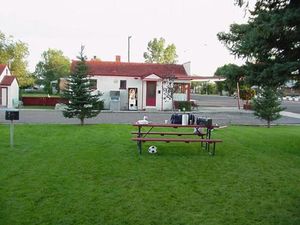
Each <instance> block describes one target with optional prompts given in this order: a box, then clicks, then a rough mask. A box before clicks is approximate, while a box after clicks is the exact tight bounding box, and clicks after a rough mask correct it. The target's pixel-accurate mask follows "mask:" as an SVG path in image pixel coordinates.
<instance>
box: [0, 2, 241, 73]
mask: <svg viewBox="0 0 300 225" xmlns="http://www.w3.org/2000/svg"><path fill="white" fill-rule="evenodd" d="M243 21H246V18H245V17H244V11H243V9H241V8H239V7H237V6H235V5H234V0H151V1H150V0H106V1H105V0H85V1H82V0H51V1H50V0H48V1H46V0H44V1H41V0H26V1H22V0H9V1H2V2H1V13H0V30H1V31H2V32H3V33H5V34H6V35H12V36H13V37H14V40H21V41H23V42H25V43H27V44H28V47H29V51H30V56H29V57H28V61H29V66H30V70H34V68H35V65H36V64H37V62H38V61H39V60H40V58H41V57H40V56H41V54H42V52H43V51H45V50H47V49H48V48H54V49H60V50H62V51H63V52H64V54H65V55H66V56H67V57H69V58H70V59H75V58H76V56H77V55H78V52H79V50H80V45H81V44H83V45H85V50H86V51H85V53H86V55H87V56H88V57H89V58H92V57H93V56H94V55H95V56H97V57H99V58H100V59H101V60H103V61H114V60H115V55H120V56H121V60H122V61H127V39H128V36H132V38H131V54H130V55H131V57H130V58H131V62H143V61H144V58H143V53H144V52H145V51H146V49H147V43H148V42H149V41H150V40H152V39H153V38H155V37H157V38H159V37H163V38H165V39H166V42H167V43H174V44H175V46H176V48H177V54H178V56H179V57H178V63H179V64H181V63H184V62H187V61H191V67H192V73H193V74H196V75H203V76H205V75H206V76H207V75H213V74H214V72H215V70H216V69H217V67H219V66H222V65H224V64H227V63H237V64H239V63H240V62H241V61H240V60H236V59H234V57H233V56H231V55H230V54H229V52H228V50H227V49H226V48H225V47H224V46H223V45H222V44H221V43H220V42H219V41H218V39H217V36H216V35H217V33H218V32H220V31H228V29H229V25H230V24H232V23H235V22H236V23H241V22H243Z"/></svg>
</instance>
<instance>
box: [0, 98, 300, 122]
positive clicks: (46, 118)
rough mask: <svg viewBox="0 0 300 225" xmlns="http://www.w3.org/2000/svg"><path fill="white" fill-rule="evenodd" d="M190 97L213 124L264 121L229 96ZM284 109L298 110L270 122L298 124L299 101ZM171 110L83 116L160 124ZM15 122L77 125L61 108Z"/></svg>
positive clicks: (0, 117) (25, 114)
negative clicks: (145, 118)
mask: <svg viewBox="0 0 300 225" xmlns="http://www.w3.org/2000/svg"><path fill="white" fill-rule="evenodd" d="M192 99H196V100H197V101H198V103H199V105H200V106H199V108H198V109H197V110H194V111H193V114H195V115H196V116H204V117H209V118H212V119H213V122H214V123H218V124H220V125H228V124H246V125H260V124H265V122H264V121H261V120H259V119H257V118H255V116H254V115H253V112H252V111H245V110H238V109H237V106H236V105H237V104H236V100H235V99H234V98H232V97H223V96H199V95H192ZM284 105H286V106H287V110H289V111H290V112H294V113H298V114H293V113H289V112H284V113H283V117H282V118H281V119H279V120H277V121H274V123H273V124H300V102H285V103H284ZM4 114H5V109H0V123H8V122H9V121H5V119H4V118H5V117H4ZM171 114H172V112H128V111H126V112H125V111H124V112H107V111H103V112H101V113H100V115H99V116H97V117H96V118H92V119H87V120H86V123H87V124H102V123H112V124H131V123H133V122H136V121H137V120H140V119H142V118H143V116H144V115H146V116H148V117H149V120H150V121H153V122H157V123H163V122H164V121H165V120H169V119H170V117H171ZM16 123H34V124H41V123H50V124H78V123H79V121H78V120H77V119H66V118H64V117H63V115H62V112H61V111H56V110H29V109H27V110H26V109H21V110H20V120H19V121H16Z"/></svg>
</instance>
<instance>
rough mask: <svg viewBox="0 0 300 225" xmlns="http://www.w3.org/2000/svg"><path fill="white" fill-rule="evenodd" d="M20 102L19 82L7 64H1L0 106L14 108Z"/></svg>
mask: <svg viewBox="0 0 300 225" xmlns="http://www.w3.org/2000/svg"><path fill="white" fill-rule="evenodd" d="M18 104H19V84H18V81H17V78H16V77H15V76H13V75H12V74H11V72H10V70H9V68H8V66H7V65H4V64H0V107H5V108H14V107H16V106H18Z"/></svg>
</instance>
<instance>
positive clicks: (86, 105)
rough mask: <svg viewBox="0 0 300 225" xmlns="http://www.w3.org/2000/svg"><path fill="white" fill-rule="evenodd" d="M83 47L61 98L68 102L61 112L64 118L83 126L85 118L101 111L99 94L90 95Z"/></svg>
mask: <svg viewBox="0 0 300 225" xmlns="http://www.w3.org/2000/svg"><path fill="white" fill-rule="evenodd" d="M83 50H84V47H83V46H82V47H81V51H80V54H79V56H78V57H77V58H78V60H79V61H78V62H77V63H76V65H75V68H74V69H73V71H72V72H71V75H70V77H69V78H68V84H67V88H66V91H65V92H64V94H63V96H64V98H66V99H67V100H68V103H67V108H66V110H65V111H63V115H64V117H67V118H78V119H80V124H81V125H83V124H84V119H85V118H91V117H95V116H97V115H98V114H99V113H100V111H101V109H102V105H103V104H102V101H101V100H100V98H99V97H100V96H101V94H100V93H97V94H94V93H92V89H91V83H90V79H89V78H88V76H87V74H88V66H87V65H86V56H84V54H83Z"/></svg>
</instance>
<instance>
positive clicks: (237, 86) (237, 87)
mask: <svg viewBox="0 0 300 225" xmlns="http://www.w3.org/2000/svg"><path fill="white" fill-rule="evenodd" d="M236 89H237V102H238V108H239V110H240V109H241V106H240V85H239V81H238V82H237V83H236Z"/></svg>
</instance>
